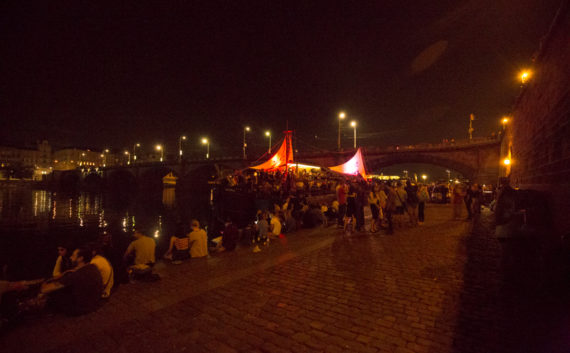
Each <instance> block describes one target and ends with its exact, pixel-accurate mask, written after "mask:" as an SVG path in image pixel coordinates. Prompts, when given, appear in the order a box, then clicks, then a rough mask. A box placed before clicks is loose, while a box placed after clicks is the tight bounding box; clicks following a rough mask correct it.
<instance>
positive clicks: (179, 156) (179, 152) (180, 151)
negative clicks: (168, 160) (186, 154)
mask: <svg viewBox="0 0 570 353" xmlns="http://www.w3.org/2000/svg"><path fill="white" fill-rule="evenodd" d="M182 140H184V141H186V136H184V135H182V136H180V138H179V139H178V160H179V162H180V163H182Z"/></svg>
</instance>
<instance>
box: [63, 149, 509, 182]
mask: <svg viewBox="0 0 570 353" xmlns="http://www.w3.org/2000/svg"><path fill="white" fill-rule="evenodd" d="M500 145H501V140H500V139H492V140H490V139H478V140H472V141H457V142H455V143H446V144H418V145H408V146H402V147H399V146H392V147H388V148H370V147H368V148H365V149H364V158H365V163H366V165H367V168H368V169H369V170H378V169H381V168H385V167H388V166H391V165H395V164H401V163H425V164H433V165H438V166H442V167H445V168H448V169H453V170H455V171H457V172H459V173H461V174H463V176H464V177H466V178H467V179H470V180H473V181H477V182H479V183H488V184H494V183H496V182H497V178H498V176H499V171H500ZM354 152H355V151H354V150H349V151H345V152H340V153H334V152H321V153H303V152H301V153H297V154H296V156H295V159H296V160H298V161H299V162H304V163H310V164H315V165H321V166H333V165H338V164H341V163H344V162H346V161H347V160H348V159H349V158H350V157H352V155H353V154H354ZM251 163H252V161H251V160H243V159H240V158H225V159H224V158H220V159H209V160H208V159H204V160H192V161H184V162H183V163H145V164H143V163H141V164H135V165H130V166H119V167H109V168H101V169H99V170H98V171H96V172H95V171H90V172H86V171H84V172H82V171H81V170H70V171H56V172H54V173H53V176H52V179H53V181H54V182H55V183H59V184H62V183H63V184H69V183H73V182H79V183H83V182H87V183H89V180H90V179H91V181H92V182H97V181H104V182H105V184H107V185H117V184H118V185H127V184H133V183H135V184H139V185H147V186H149V185H150V186H152V185H155V186H158V185H162V177H163V176H164V175H166V174H168V173H170V172H172V173H173V174H174V175H176V176H178V177H179V178H182V179H188V178H194V177H196V176H198V175H200V176H201V177H200V178H204V177H205V176H208V177H210V178H214V177H216V176H219V175H220V174H221V173H224V172H228V171H231V170H235V169H243V168H246V167H247V166H249V165H251Z"/></svg>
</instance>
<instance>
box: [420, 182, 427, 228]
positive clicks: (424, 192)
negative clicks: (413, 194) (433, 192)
mask: <svg viewBox="0 0 570 353" xmlns="http://www.w3.org/2000/svg"><path fill="white" fill-rule="evenodd" d="M428 200H429V193H428V189H427V186H426V185H421V186H420V190H419V191H418V202H419V203H418V224H420V225H421V224H423V223H424V221H425V215H424V212H425V206H426V202H428Z"/></svg>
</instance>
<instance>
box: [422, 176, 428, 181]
mask: <svg viewBox="0 0 570 353" xmlns="http://www.w3.org/2000/svg"><path fill="white" fill-rule="evenodd" d="M422 179H423V181H424V182H425V181H426V180H427V175H425V174H422Z"/></svg>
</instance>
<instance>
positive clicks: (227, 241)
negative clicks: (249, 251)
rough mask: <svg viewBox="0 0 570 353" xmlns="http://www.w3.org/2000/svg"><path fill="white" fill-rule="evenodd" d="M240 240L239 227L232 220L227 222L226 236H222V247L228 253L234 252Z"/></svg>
mask: <svg viewBox="0 0 570 353" xmlns="http://www.w3.org/2000/svg"><path fill="white" fill-rule="evenodd" d="M238 239H239V231H238V227H237V226H236V224H235V223H233V222H232V221H231V220H227V221H226V226H225V228H224V234H223V235H222V247H223V248H224V249H225V250H226V251H233V250H234V249H235V248H236V245H237V242H238Z"/></svg>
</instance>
